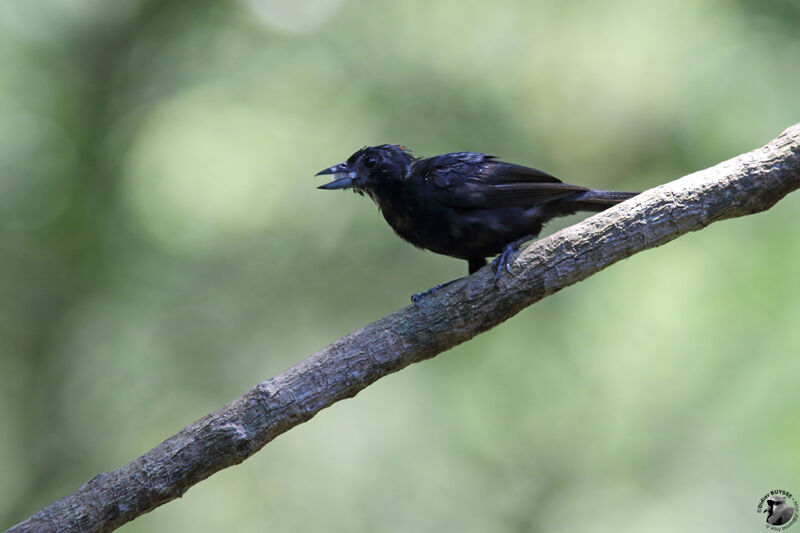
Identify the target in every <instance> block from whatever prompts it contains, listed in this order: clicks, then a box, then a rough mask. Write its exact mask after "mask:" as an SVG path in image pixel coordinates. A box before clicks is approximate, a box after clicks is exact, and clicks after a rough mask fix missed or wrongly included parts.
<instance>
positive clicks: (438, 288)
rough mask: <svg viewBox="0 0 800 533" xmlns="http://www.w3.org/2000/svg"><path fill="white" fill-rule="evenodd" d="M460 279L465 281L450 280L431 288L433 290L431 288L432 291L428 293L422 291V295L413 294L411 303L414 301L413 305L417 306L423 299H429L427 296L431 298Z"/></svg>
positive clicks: (429, 290)
mask: <svg viewBox="0 0 800 533" xmlns="http://www.w3.org/2000/svg"><path fill="white" fill-rule="evenodd" d="M460 279H463V278H456V279H451V280H450V281H448V282H447V283H440V284H439V285H436V286H434V287H431V288H430V289H428V290H427V291H422V292H420V293H418V294H413V295H412V296H411V301H412V302H413V303H415V304H417V303H419V301H420V300H421V299H423V298H425V297H427V296H430V295H431V294H433V293H435V292H438V291H439V290H440V289H444V288H445V287H447V286H448V285H450V284H451V283H455V282H456V281H458V280H460Z"/></svg>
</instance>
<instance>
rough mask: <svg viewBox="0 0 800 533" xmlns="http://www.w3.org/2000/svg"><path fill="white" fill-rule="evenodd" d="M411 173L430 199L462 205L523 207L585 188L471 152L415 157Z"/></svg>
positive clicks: (487, 207)
mask: <svg viewBox="0 0 800 533" xmlns="http://www.w3.org/2000/svg"><path fill="white" fill-rule="evenodd" d="M412 173H413V174H416V175H419V176H422V177H423V179H424V180H425V181H426V182H427V183H428V184H429V185H430V187H431V194H432V196H433V197H434V198H436V199H437V200H439V201H440V202H442V203H444V204H447V205H450V206H453V207H462V208H473V209H498V208H502V207H513V206H522V207H525V206H531V205H535V204H539V203H544V202H549V201H552V200H557V199H558V198H563V197H565V196H569V195H570V194H574V193H576V192H582V191H586V190H588V189H586V188H585V187H579V186H577V185H569V184H566V183H563V182H562V181H561V180H559V179H558V178H555V177H553V176H551V175H550V174H547V173H545V172H542V171H541V170H536V169H535V168H529V167H523V166H520V165H514V164H512V163H504V162H502V161H497V160H496V159H495V158H494V157H492V156H489V155H486V154H477V153H474V152H458V153H455V154H445V155H441V156H436V157H431V158H428V159H422V160H419V161H417V162H416V163H415V165H414V168H413V169H412Z"/></svg>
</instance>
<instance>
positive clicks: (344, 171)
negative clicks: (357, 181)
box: [316, 163, 356, 190]
mask: <svg viewBox="0 0 800 533" xmlns="http://www.w3.org/2000/svg"><path fill="white" fill-rule="evenodd" d="M325 174H332V175H333V181H331V182H328V183H326V184H325V185H320V186H319V187H317V189H325V190H333V189H349V188H351V187H353V178H355V177H356V173H355V171H354V170H350V167H348V166H347V163H339V164H338V165H333V166H332V167H328V168H326V169H325V170H320V171H319V172H317V174H316V175H317V176H322V175H325Z"/></svg>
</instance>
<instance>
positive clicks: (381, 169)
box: [317, 144, 414, 194]
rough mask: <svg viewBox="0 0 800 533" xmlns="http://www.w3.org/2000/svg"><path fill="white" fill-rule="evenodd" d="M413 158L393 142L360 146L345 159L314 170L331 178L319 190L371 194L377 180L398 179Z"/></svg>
mask: <svg viewBox="0 0 800 533" xmlns="http://www.w3.org/2000/svg"><path fill="white" fill-rule="evenodd" d="M413 161H414V157H413V156H412V155H411V152H410V151H408V150H407V149H406V148H404V147H402V146H399V145H396V144H383V145H381V146H370V147H367V148H362V149H361V150H359V151H358V152H356V153H354V154H353V155H351V156H350V157H348V158H347V161H344V162H343V163H339V164H337V165H333V166H332V167H328V168H326V169H325V170H321V171H320V172H317V176H320V175H324V174H331V175H332V176H333V181H329V182H328V183H326V184H325V185H320V186H319V187H318V188H319V189H326V190H332V189H352V190H353V191H355V192H357V193H360V194H363V193H365V192H366V193H372V192H373V191H374V190H375V189H376V188H377V187H379V186H380V184H381V183H385V182H386V181H388V180H392V179H396V180H401V179H403V178H404V177H405V175H406V173H407V172H408V169H409V166H410V165H411V163H412V162H413Z"/></svg>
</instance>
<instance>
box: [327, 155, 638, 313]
mask: <svg viewBox="0 0 800 533" xmlns="http://www.w3.org/2000/svg"><path fill="white" fill-rule="evenodd" d="M321 174H332V175H333V178H334V179H333V181H331V182H329V183H326V184H325V185H322V186H320V187H319V188H320V189H328V190H330V189H351V190H353V191H354V192H356V193H358V194H361V195H363V194H367V195H368V196H369V197H370V198H372V199H373V200H374V201H375V203H376V204H378V207H379V208H380V210H381V213H383V217H384V218H385V219H386V222H388V223H389V225H390V226H391V227H392V228H393V229H394V231H395V232H396V233H397V234H398V235H399V236H400V237H402V238H403V239H405V240H406V241H408V242H410V243H411V244H413V245H414V246H417V247H419V248H424V249H426V250H431V251H432V252H436V253H438V254H443V255H449V256H450V257H457V258H459V259H464V260H466V261H467V262H468V263H469V273H470V274H472V273H473V272H476V271H477V270H478V269H480V268H481V267H483V266H485V265H486V260H485V258H486V257H490V256H494V255H498V254H500V255H499V257H498V258H497V259H496V260H495V261H494V263H493V266H494V268H495V280H496V279H497V277H499V275H500V272H501V270H502V269H503V268H504V267H505V268H506V269H508V271H509V272H510V271H511V270H510V267H509V265H508V260H509V258H510V256H511V254H512V253H513V252H514V251H516V250H518V249H519V246H520V245H521V244H522V243H524V242H525V241H529V240H531V239H535V238H536V237H537V236H538V235H539V232H540V231H541V230H542V226H543V225H544V224H545V223H546V222H547V221H549V220H550V219H552V218H554V217H559V216H564V215H571V214H573V213H575V212H577V211H603V210H604V209H606V208H608V207H610V206H612V205H614V204H617V203H619V202H622V201H623V200H627V199H628V198H631V197H633V196H635V195H636V194H638V193H629V192H611V191H597V190H593V189H589V188H586V187H580V186H578V185H568V184H566V183H563V182H562V181H561V180H559V179H557V178H555V177H553V176H551V175H549V174H547V173H545V172H542V171H541V170H536V169H534V168H528V167H523V166H520V165H515V164H512V163H505V162H503V161H498V160H497V159H496V158H495V157H494V156H491V155H487V154H480V153H476V152H456V153H452V154H443V155H437V156H434V157H428V158H415V157H414V156H413V155H411V152H410V151H409V150H408V149H406V148H405V147H403V146H398V145H392V144H384V145H381V146H373V147H367V148H362V149H361V150H359V151H357V152H356V153H354V154H353V155H351V156H350V157H349V158H348V159H347V161H345V162H343V163H339V164H338V165H334V166H332V167H329V168H326V169H325V170H322V171H321V172H318V173H317V175H318V176H319V175H321ZM445 285H446V284H445ZM442 286H443V285H438V286H436V287H434V288H433V289H430V290H429V291H426V292H425V293H422V294H428V293H429V292H432V291H435V290H437V289H438V288H440V287H442ZM418 296H421V295H415V297H412V300H414V301H416V300H417V297H418Z"/></svg>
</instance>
